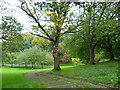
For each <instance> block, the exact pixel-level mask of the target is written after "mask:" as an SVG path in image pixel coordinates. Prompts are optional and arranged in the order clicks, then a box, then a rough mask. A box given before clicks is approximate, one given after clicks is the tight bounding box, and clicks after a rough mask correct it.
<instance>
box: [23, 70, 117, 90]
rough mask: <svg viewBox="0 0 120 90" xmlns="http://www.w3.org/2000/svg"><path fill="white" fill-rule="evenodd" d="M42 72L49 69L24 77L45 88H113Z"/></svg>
mask: <svg viewBox="0 0 120 90" xmlns="http://www.w3.org/2000/svg"><path fill="white" fill-rule="evenodd" d="M44 70H49V69H43V70H38V71H33V72H30V73H27V74H25V75H24V76H25V77H26V78H28V79H31V80H33V81H35V82H37V83H39V84H40V85H43V86H45V87H47V88H109V89H110V88H115V87H113V86H110V85H106V84H102V83H95V82H91V81H86V80H81V79H74V78H68V77H64V76H59V75H55V74H46V73H41V71H44Z"/></svg>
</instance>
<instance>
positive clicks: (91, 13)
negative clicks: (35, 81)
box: [0, 0, 120, 71]
mask: <svg viewBox="0 0 120 90" xmlns="http://www.w3.org/2000/svg"><path fill="white" fill-rule="evenodd" d="M20 8H21V10H22V11H23V13H26V15H27V16H28V17H30V19H31V20H32V22H33V25H32V28H31V30H30V31H32V32H30V33H22V32H23V31H24V25H22V24H21V23H20V22H19V21H18V20H17V19H16V18H15V17H13V16H2V18H1V23H0V30H1V31H2V42H1V43H0V44H2V64H3V65H4V64H11V66H13V65H15V64H20V65H25V66H26V67H27V65H29V64H32V68H35V67H34V65H54V68H53V70H58V71H59V70H61V68H60V63H71V62H72V63H74V64H75V65H80V64H97V63H100V62H105V61H116V60H120V24H119V20H120V12H119V10H120V2H49V3H47V2H32V1H31V0H27V1H26V0H23V2H21V7H20ZM0 12H2V11H0ZM21 19H23V18H21ZM28 23H29V22H28Z"/></svg>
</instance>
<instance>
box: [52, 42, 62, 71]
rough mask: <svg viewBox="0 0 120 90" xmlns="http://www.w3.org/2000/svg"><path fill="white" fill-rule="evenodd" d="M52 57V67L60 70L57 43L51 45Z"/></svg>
mask: <svg viewBox="0 0 120 90" xmlns="http://www.w3.org/2000/svg"><path fill="white" fill-rule="evenodd" d="M53 58H54V69H53V70H56V71H60V70H61V68H60V62H59V61H60V55H59V50H58V44H57V45H56V46H54V47H53Z"/></svg>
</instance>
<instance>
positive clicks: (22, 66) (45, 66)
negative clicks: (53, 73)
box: [13, 65, 53, 69]
mask: <svg viewBox="0 0 120 90" xmlns="http://www.w3.org/2000/svg"><path fill="white" fill-rule="evenodd" d="M13 67H16V68H32V65H27V67H26V66H25V65H13ZM34 67H35V69H44V68H53V66H52V65H51V66H48V65H35V66H34Z"/></svg>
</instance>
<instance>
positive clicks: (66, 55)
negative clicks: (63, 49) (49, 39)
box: [62, 54, 71, 63]
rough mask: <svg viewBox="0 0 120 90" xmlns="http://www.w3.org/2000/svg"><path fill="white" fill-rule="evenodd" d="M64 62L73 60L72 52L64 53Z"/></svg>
mask: <svg viewBox="0 0 120 90" xmlns="http://www.w3.org/2000/svg"><path fill="white" fill-rule="evenodd" d="M62 62H63V63H67V62H71V58H70V54H64V56H63V57H62Z"/></svg>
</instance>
